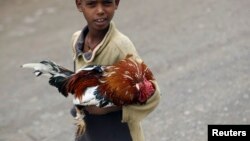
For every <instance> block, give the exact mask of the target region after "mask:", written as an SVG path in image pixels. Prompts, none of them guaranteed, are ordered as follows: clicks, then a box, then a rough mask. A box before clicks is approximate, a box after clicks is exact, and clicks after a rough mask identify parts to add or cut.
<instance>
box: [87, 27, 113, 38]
mask: <svg viewBox="0 0 250 141" xmlns="http://www.w3.org/2000/svg"><path fill="white" fill-rule="evenodd" d="M108 29H109V28H107V29H104V30H101V31H100V30H99V31H97V30H91V29H89V32H88V33H87V36H88V38H89V39H90V40H92V41H96V40H97V41H98V40H102V39H103V38H104V36H105V35H106V33H107V32H108Z"/></svg>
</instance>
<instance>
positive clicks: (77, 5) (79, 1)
mask: <svg viewBox="0 0 250 141" xmlns="http://www.w3.org/2000/svg"><path fill="white" fill-rule="evenodd" d="M75 2H76V7H77V9H78V10H79V11H80V12H82V8H81V5H82V0H75Z"/></svg>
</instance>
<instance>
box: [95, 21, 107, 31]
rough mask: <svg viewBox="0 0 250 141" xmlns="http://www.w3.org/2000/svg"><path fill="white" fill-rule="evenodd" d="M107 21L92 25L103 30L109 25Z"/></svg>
mask: <svg viewBox="0 0 250 141" xmlns="http://www.w3.org/2000/svg"><path fill="white" fill-rule="evenodd" d="M109 24H110V23H109V22H104V23H95V24H94V27H95V29H96V30H105V29H107V28H108V27H109Z"/></svg>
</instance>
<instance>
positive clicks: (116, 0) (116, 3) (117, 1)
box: [115, 0, 120, 9]
mask: <svg viewBox="0 0 250 141" xmlns="http://www.w3.org/2000/svg"><path fill="white" fill-rule="evenodd" d="M119 3H120V0H115V5H116V9H117V8H118V5H119Z"/></svg>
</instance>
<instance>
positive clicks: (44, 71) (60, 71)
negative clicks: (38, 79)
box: [21, 61, 73, 77]
mask: <svg viewBox="0 0 250 141" xmlns="http://www.w3.org/2000/svg"><path fill="white" fill-rule="evenodd" d="M21 67H22V68H31V69H34V70H35V71H34V74H35V75H36V76H40V75H49V76H50V77H51V76H54V75H60V76H64V77H67V76H70V75H72V74H73V72H72V71H70V70H67V69H65V68H63V67H61V66H59V65H57V64H56V63H54V62H52V61H41V62H40V63H27V64H23V65H22V66H21Z"/></svg>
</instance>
